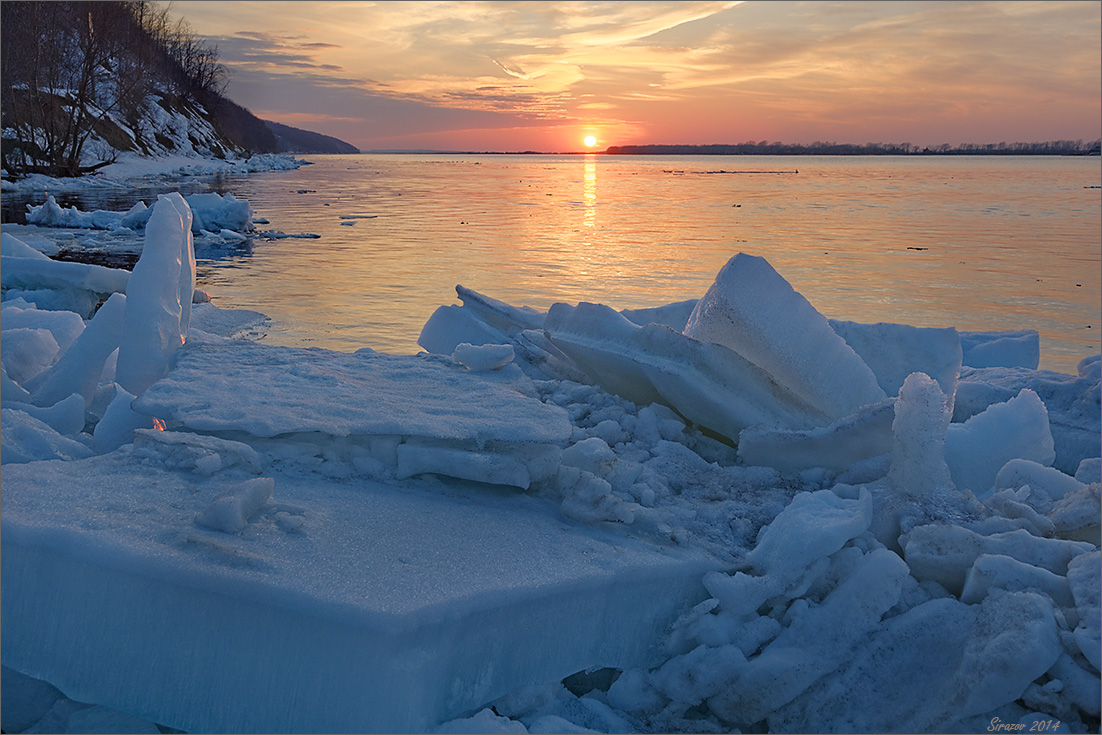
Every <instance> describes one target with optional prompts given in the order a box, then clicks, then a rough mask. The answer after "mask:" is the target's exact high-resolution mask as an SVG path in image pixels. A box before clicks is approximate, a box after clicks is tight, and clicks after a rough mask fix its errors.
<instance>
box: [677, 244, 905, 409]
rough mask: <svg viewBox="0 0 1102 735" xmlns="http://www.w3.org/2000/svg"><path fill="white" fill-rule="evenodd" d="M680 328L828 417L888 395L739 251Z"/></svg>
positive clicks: (763, 266) (810, 311)
mask: <svg viewBox="0 0 1102 735" xmlns="http://www.w3.org/2000/svg"><path fill="white" fill-rule="evenodd" d="M684 333H685V335H686V336H688V337H692V338H693V339H697V340H701V341H704V342H712V343H715V344H720V345H723V346H724V347H727V348H729V349H731V350H733V351H734V352H736V353H738V354H739V355H741V356H742V357H744V358H745V359H747V360H749V361H750V362H751V363H753V364H754V365H757V366H758V367H759V368H761V369H762V370H763V371H765V372H766V373H767V374H768V375H769V376H770V377H771V378H772V379H773V380H775V381H776V382H777V383H779V384H780V385H782V386H783V387H784V388H785V389H787V390H789V391H791V392H792V393H794V394H795V395H797V396H799V397H800V399H801V400H803V401H806V402H807V403H808V404H809V405H811V406H812V407H814V408H815V409H817V410H819V411H821V412H822V413H824V414H826V415H827V416H829V417H830V418H831V419H836V418H841V417H842V416H846V415H848V414H851V413H853V412H855V411H856V410H857V409H858V408H860V407H861V406H864V405H866V404H868V403H876V402H877V401H881V400H883V399H884V398H886V397H887V396H886V394H885V393H884V391H883V390H882V389H881V388H880V386H879V385H878V384H877V380H876V376H875V375H874V374H873V372H872V370H870V369H869V366H868V365H866V364H865V362H864V361H863V360H862V359H861V358H860V357H858V356H857V353H855V352H854V351H853V348H851V347H850V346H849V345H847V344H846V342H845V340H843V339H842V338H841V337H839V336H838V334H837V333H835V331H834V330H833V329H831V328H830V324H828V323H827V320H826V318H825V317H823V315H822V314H820V313H819V312H818V311H816V310H815V307H814V306H812V305H811V304H810V303H809V302H808V300H807V299H805V298H804V297H803V296H802V295H800V294H799V293H798V292H796V290H795V289H793V288H792V286H791V285H790V284H789V283H788V281H786V280H785V279H784V278H782V277H781V275H780V274H779V273H777V272H776V271H775V270H773V267H772V266H771V265H769V263H768V262H766V260H765V259H764V258H759V257H756V256H753V255H747V254H746V253H739V254H738V255H736V256H735V257H733V258H731V260H729V261H727V264H726V265H725V266H723V268H722V270H720V272H719V274H718V275H717V276H716V280H715V282H714V283H713V284H712V286H711V287H710V288H709V289H708V291H707V293H705V294H704V297H703V298H702V299H700V302H699V303H698V304H697V305H696V308H695V309H694V310H693V313H692V315H691V316H690V317H689V321H688V324H686V325H685V332H684Z"/></svg>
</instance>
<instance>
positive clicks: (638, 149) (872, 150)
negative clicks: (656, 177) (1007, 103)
mask: <svg viewBox="0 0 1102 735" xmlns="http://www.w3.org/2000/svg"><path fill="white" fill-rule="evenodd" d="M1100 144H1102V140H1095V141H1091V142H1087V143H1084V142H1083V141H1081V140H1053V141H1048V142H1045V143H1005V142H1003V143H961V144H960V145H957V146H955V147H954V146H951V145H949V144H948V143H943V144H941V145H938V146H934V147H922V146H917V145H912V144H910V143H864V144H852V143H811V144H809V145H801V144H798V143H768V142H766V141H764V140H763V141H761V142H758V143H735V144H720V143H715V144H709V145H614V146H609V147H608V148H607V149H606V150H605V153H608V154H611V155H645V156H732V155H754V156H915V155H937V156H952V155H958V156H1088V155H1090V156H1097V155H1099V146H1100Z"/></svg>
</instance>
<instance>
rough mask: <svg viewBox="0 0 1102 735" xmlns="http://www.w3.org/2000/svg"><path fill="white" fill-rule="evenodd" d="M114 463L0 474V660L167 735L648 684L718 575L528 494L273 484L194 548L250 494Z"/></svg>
mask: <svg viewBox="0 0 1102 735" xmlns="http://www.w3.org/2000/svg"><path fill="white" fill-rule="evenodd" d="M133 451H134V450H132V449H131V448H129V447H125V448H123V449H122V450H119V451H118V452H115V453H112V454H110V455H104V456H100V457H94V458H91V459H89V460H86V461H75V462H60V461H59V462H48V463H47V462H38V463H33V464H30V465H21V466H14V465H12V466H6V467H5V468H4V493H3V498H2V501H3V512H2V539H3V553H2V555H0V559H2V562H3V572H2V574H3V578H4V591H5V593H6V594H5V595H4V596H3V620H4V646H3V662H4V664H5V665H7V666H11V667H12V668H15V669H17V670H19V671H22V672H24V673H27V674H29V675H31V676H35V677H39V678H44V679H47V680H49V681H51V682H53V683H55V684H56V685H57V686H58V687H60V688H61V689H62V690H63V691H64V692H65V693H66V694H67V695H68V696H70V697H73V698H76V699H78V700H82V701H94V702H97V703H102V704H105V705H107V706H111V707H115V708H117V709H120V710H123V711H127V712H130V713H133V714H137V715H139V716H142V717H146V718H148V719H150V720H152V721H156V722H161V723H164V724H170V725H172V726H174V727H179V728H182V729H185V730H192V731H202V732H226V731H239V732H240V731H244V732H282V731H311V732H331V731H349V732H372V731H388V732H408V731H416V730H424V729H429V728H431V727H433V726H434V725H435V724H436V723H439V722H442V721H444V720H446V719H449V718H454V717H458V716H462V715H464V714H465V713H466V712H467V709H468V708H472V707H476V706H478V705H479V704H481V703H484V702H486V701H491V700H493V699H494V698H496V697H498V696H502V695H504V694H506V693H508V692H510V691H513V690H515V689H516V688H517V687H520V686H524V685H526V684H537V683H546V682H552V681H557V680H559V679H561V678H562V677H564V676H566V675H568V674H570V673H573V672H575V671H578V670H581V669H584V668H587V667H598V666H618V667H628V666H640V665H648V664H650V665H653V664H654V663H655V662H656V661H658V660H660V658H661V656H660V652H658V651H654V650H650V648H651V647H652V646H654V645H656V644H655V643H654V641H656V640H658V639H659V638H660V634H661V632H662V631H663V630H664V629H665V627H666V626H668V625H669V624H670V623H671V622H672V621H673V619H674V618H675V617H676V616H677V615H678V614H679V613H681V612H683V611H684V609H685V606H686V605H691V604H693V603H695V602H697V601H699V600H700V599H703V598H704V597H705V596H706V593H705V592H704V590H703V587H702V586H701V583H700V579H701V577H702V575H703V573H704V572H705V571H707V570H708V569H713V568H716V567H717V566H718V564H717V563H716V562H715V561H714V560H710V559H708V558H705V557H703V556H701V555H699V554H698V553H693V552H688V551H684V550H679V549H677V548H672V547H662V546H659V545H656V544H652V543H649V542H646V541H642V540H639V539H633V538H629V537H626V536H623V535H620V534H618V533H616V532H615V531H614V530H610V529H601V528H595V527H588V526H580V525H577V524H573V523H571V522H569V521H567V520H564V519H563V518H562V517H561V515H560V514H559V512H558V510H557V508H556V507H555V506H554V505H552V504H550V503H547V502H546V501H542V500H540V499H537V498H533V497H530V496H523V495H515V494H513V493H511V492H509V493H504V492H497V491H494V490H487V489H485V488H484V487H480V488H474V487H463V486H459V485H452V486H447V488H446V490H444V491H439V490H438V491H435V492H430V491H428V490H426V489H420V488H417V487H411V486H410V485H409V484H408V483H407V484H405V485H403V486H394V485H386V484H382V483H369V482H356V483H340V482H331V481H325V480H321V479H319V478H318V477H317V476H316V475H293V474H288V473H276V474H275V475H274V478H275V488H274V493H273V496H272V498H271V500H269V501H268V502H267V503H266V504H265V505H264V506H263V507H262V508H261V510H260V511H259V512H258V513H257V514H256V515H255V516H254V517H253V519H252V521H251V522H250V523H249V524H248V525H247V526H246V528H245V529H244V530H243V531H241V532H240V533H238V534H228V533H222V532H218V531H211V530H209V529H206V528H203V527H202V526H199V525H197V524H196V523H195V518H196V516H197V515H198V514H200V513H201V512H202V511H203V510H204V509H205V508H206V507H208V506H209V504H210V502H211V501H212V500H213V499H214V498H215V497H216V496H217V495H218V493H220V492H222V491H223V490H225V489H226V488H227V487H229V486H230V485H232V484H234V483H235V482H238V481H239V480H240V479H241V477H245V476H249V475H247V474H246V473H245V472H243V471H234V472H229V471H224V472H222V473H218V474H216V475H215V476H213V477H210V478H200V477H198V476H197V475H195V474H192V473H183V472H180V471H168V470H166V469H164V468H163V466H157V465H155V464H152V465H151V464H146V462H148V460H144V461H143V460H142V459H140V458H139V457H136V456H132V454H131V453H132V452H133ZM44 488H49V491H48V492H43V489H44ZM59 610H62V611H66V612H65V613H63V614H62V617H64V618H66V620H65V622H64V623H55V624H51V625H50V626H46V627H43V626H42V625H41V624H40V621H41V620H42V619H43V618H42V616H44V615H53V616H55V617H56V615H57V614H58V611H59ZM556 630H561V631H569V632H570V633H569V635H565V636H564V635H552V634H551V632H552V631H556ZM518 651H523V652H524V654H523V655H517V652H518ZM139 671H140V672H142V673H141V675H140V676H136V675H135V672H139ZM185 691H186V692H188V695H187V696H186V697H184V696H179V693H180V692H185Z"/></svg>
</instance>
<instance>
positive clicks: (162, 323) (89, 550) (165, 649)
mask: <svg viewBox="0 0 1102 735" xmlns="http://www.w3.org/2000/svg"><path fill="white" fill-rule="evenodd" d="M166 114H167V113H166ZM169 122H172V124H174V125H175V124H176V122H179V121H176V122H173V121H166V124H168V123H169ZM180 129H181V130H183V129H184V128H180ZM47 204H49V202H47ZM43 206H44V209H42V210H40V211H41V212H42V213H43V214H42V215H41V216H42V217H43V218H45V219H47V220H51V221H53V220H57V221H60V220H62V219H65V218H76V219H78V220H80V221H81V224H80V226H81V227H88V226H89V223H90V222H93V221H102V222H107V221H108V220H110V219H111V218H110V217H107V214H111V215H113V216H114V215H117V216H118V221H119V222H121V220H122V218H125V217H129V218H130V221H131V222H132V223H133V224H134V225H135V227H137V225H138V222H141V223H142V227H140V228H139V229H144V247H143V250H142V257H141V259H140V260H139V261H138V265H137V266H136V267H135V269H134V271H133V273H127V272H125V271H108V269H102V270H97V269H96V268H94V267H90V266H88V267H71V266H74V265H77V264H71V263H58V262H55V261H51V260H48V259H45V258H44V257H43V256H42V255H41V253H42V252H50V240H49V239H48V238H43V236H42V235H40V234H37V233H39V232H41V231H44V230H32V229H30V228H26V230H20V231H19V233H18V236H15V235H13V233H12V232H8V231H5V233H4V236H3V238H2V245H3V259H4V260H3V287H4V294H3V308H2V317H0V319H2V332H0V336H2V339H3V351H2V353H0V367H2V368H3V369H2V371H0V372H2V378H3V406H2V411H0V433H2V435H3V436H2V439H3V452H2V456H0V462H2V463H3V464H4V468H3V492H2V493H0V502H2V513H0V526H2V532H0V539H2V544H3V553H2V554H0V564H2V566H3V568H2V570H0V578H2V579H3V586H4V589H3V591H4V593H6V594H3V595H0V604H2V606H3V609H2V619H3V621H4V628H3V643H4V645H3V647H2V648H0V653H2V656H3V658H2V661H3V666H4V669H3V676H2V681H3V700H4V710H3V723H2V726H3V729H4V731H5V732H45V731H53V732H75V731H91V732H160V731H166V730H168V729H169V728H175V729H182V730H190V731H203V732H244V731H251V732H260V731H263V732H304V731H310V732H337V731H343V732H349V731H351V732H377V731H388V732H519V733H523V732H633V731H647V732H719V731H759V732H760V731H770V732H806V731H815V732H833V731H846V732H890V731H912V732H920V731H986V730H987V729H988V728H989V727H991V726H992V723H1002V724H1017V723H1027V724H1028V723H1034V722H1035V723H1039V724H1044V725H1045V727H1046V730H1045V731H1069V732H1089V731H1097V729H1098V724H1099V720H1098V717H1099V710H1100V709H1102V702H1100V701H1099V700H1100V695H1099V691H1100V679H1099V667H1100V660H1099V651H1100V647H1102V644H1100V628H1102V624H1100V613H1099V608H1100V603H1099V599H1100V591H1099V588H1100V584H1102V583H1100V578H1099V577H1100V574H1099V568H1100V566H1102V556H1100V554H1099V546H1100V542H1102V523H1100V521H1102V505H1100V497H1102V485H1100V484H1099V482H1098V480H1099V468H1100V467H1102V459H1100V457H1099V455H1100V453H1102V452H1100V435H1102V428H1100V423H1102V416H1100V405H1102V404H1100V387H1102V370H1100V365H1102V363H1100V360H1099V356H1097V355H1095V356H1091V357H1088V358H1086V359H1084V360H1083V361H1082V362H1081V363H1080V365H1079V368H1078V374H1077V375H1065V374H1061V373H1053V372H1051V371H1041V370H1037V369H1036V367H1037V350H1038V340H1037V333H1036V332H1035V331H1033V330H1028V329H1023V330H1015V331H1010V332H995V333H991V332H982V333H981V332H961V331H957V330H956V329H953V328H938V329H931V328H919V327H914V326H910V325H906V324H885V323H880V324H858V323H854V322H846V321H841V320H827V319H826V318H825V317H823V316H822V315H821V314H820V313H819V312H818V311H817V310H816V309H815V308H814V307H813V306H812V305H811V304H810V303H808V302H807V300H806V299H804V297H803V296H801V295H800V294H799V293H797V292H796V291H795V290H794V289H792V288H791V286H790V285H789V284H788V283H787V282H786V281H785V280H784V279H783V277H782V276H781V275H780V274H779V273H778V272H777V271H775V270H774V269H773V268H772V266H770V265H769V264H768V263H767V262H765V261H764V260H762V259H760V258H756V257H753V256H750V255H745V254H740V255H736V256H735V257H733V258H732V259H731V260H730V261H729V263H728V264H727V265H726V266H725V267H724V268H723V270H722V271H721V272H720V273H719V275H718V276H717V278H716V280H715V282H714V283H713V285H712V286H711V288H709V289H708V291H707V293H705V294H704V295H703V296H702V298H700V299H695V300H689V301H682V302H678V303H675V304H669V305H664V306H662V305H659V306H656V307H654V308H650V309H634V310H625V311H622V312H618V311H616V310H615V309H613V308H611V307H609V306H606V305H601V304H590V303H585V302H583V303H580V304H577V305H572V304H565V303H561V304H555V305H553V306H551V307H550V308H549V309H548V310H547V311H546V312H542V311H537V310H535V309H530V308H527V307H517V306H512V305H510V304H507V303H504V302H502V301H499V300H496V299H494V298H492V297H490V296H486V295H484V294H480V293H478V292H475V291H472V290H470V289H467V288H464V287H462V286H458V287H457V289H456V292H457V294H458V296H459V299H460V301H461V302H462V305H461V306H454V305H453V306H442V307H441V308H440V309H438V310H437V311H436V312H435V313H434V314H433V315H432V316H431V318H430V319H429V320H428V322H427V323H426V324H425V327H424V329H423V330H422V332H421V336H420V340H419V341H420V344H421V345H422V346H423V347H424V348H425V349H426V350H428V352H426V353H421V354H419V355H414V356H396V355H387V354H382V353H377V352H375V351H373V350H370V349H366V348H365V349H362V350H359V351H358V352H355V353H351V354H348V353H339V352H333V351H328V350H320V349H313V348H311V349H302V348H291V347H278V346H272V345H267V344H264V343H262V342H257V341H253V340H250V339H247V338H243V337H250V336H251V337H256V336H257V334H258V332H259V331H262V329H263V325H264V324H265V323H266V317H264V315H263V314H259V313H257V312H248V311H234V310H226V309H220V308H218V307H217V305H216V304H213V303H209V301H210V300H209V298H206V299H204V298H203V297H202V292H198V291H196V290H195V286H194V254H193V243H194V238H195V237H196V236H197V235H196V234H195V233H196V232H198V233H199V235H198V237H204V238H207V237H209V238H214V237H217V238H219V239H226V238H228V239H231V240H234V239H237V237H238V236H241V233H242V232H244V231H247V230H248V229H249V228H250V227H251V224H250V223H249V221H248V218H249V217H251V209H250V207H249V205H248V202H245V201H243V200H236V199H234V198H233V197H232V196H230V195H226V196H217V195H202V196H201V197H199V198H194V197H187V198H185V197H182V196H180V195H179V194H175V195H169V196H166V197H163V198H161V199H160V200H159V201H158V202H157V203H156V204H155V205H154V207H152V208H146V207H144V205H143V206H142V207H135V208H134V209H133V210H132V211H131V212H129V213H106V214H105V213H96V212H93V213H80V212H75V210H62V209H61V208H60V207H56V205H55V206H54V207H48V206H46V205H43ZM223 214H225V215H226V216H227V217H230V218H231V220H232V221H230V220H223V221H219V220H218V219H217V217H218V216H221V215H223ZM88 217H90V218H91V219H88ZM196 221H200V225H199V227H198V230H196V224H195V223H196ZM204 233H209V234H204ZM40 238H41V239H40ZM86 320H87V321H86ZM824 366H829V368H826V369H825V368H824ZM46 682H49V683H46ZM1057 720H1059V721H1060V723H1062V724H1061V725H1060V727H1061V728H1063V729H1058V728H1056V726H1055V724H1054V723H1055V722H1056V721H1057Z"/></svg>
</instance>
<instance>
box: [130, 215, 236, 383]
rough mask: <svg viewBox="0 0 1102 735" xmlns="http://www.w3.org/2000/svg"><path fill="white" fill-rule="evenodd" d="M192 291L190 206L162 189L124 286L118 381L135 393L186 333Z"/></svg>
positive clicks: (158, 372) (164, 366)
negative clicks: (143, 242) (139, 255)
mask: <svg viewBox="0 0 1102 735" xmlns="http://www.w3.org/2000/svg"><path fill="white" fill-rule="evenodd" d="M214 196H217V195H214ZM194 291H195V252H194V250H193V247H192V241H191V210H190V209H189V208H188V205H187V203H186V202H185V201H184V199H183V197H181V196H180V195H179V194H177V193H173V194H167V195H163V196H161V197H160V199H159V200H158V201H157V204H156V206H154V207H153V216H152V217H150V219H149V224H148V225H146V229H145V247H144V248H143V249H142V255H141V258H139V259H138V263H137V264H136V265H135V266H134V272H133V274H132V275H131V277H130V281H129V283H128V284H127V287H126V294H127V308H126V315H125V329H124V331H123V338H122V340H121V343H120V344H119V362H118V367H117V370H116V378H117V381H118V383H119V385H121V386H122V387H123V388H125V389H126V390H128V391H129V392H131V393H133V394H134V395H138V394H140V393H141V392H142V391H144V390H145V389H146V388H148V387H149V386H150V385H152V384H153V382H154V381H156V380H157V379H158V378H160V377H161V376H163V375H164V374H165V372H166V371H167V370H168V361H169V358H170V357H171V356H172V353H173V352H175V351H176V349H177V348H179V346H180V345H181V344H183V343H184V339H185V338H186V335H187V330H188V325H189V323H190V321H191V301H192V295H193V293H194Z"/></svg>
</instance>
